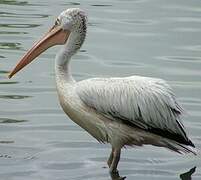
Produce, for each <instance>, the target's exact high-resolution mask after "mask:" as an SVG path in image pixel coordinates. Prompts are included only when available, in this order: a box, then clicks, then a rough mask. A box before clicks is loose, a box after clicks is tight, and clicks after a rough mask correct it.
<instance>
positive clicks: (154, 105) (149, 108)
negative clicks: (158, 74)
mask: <svg viewBox="0 0 201 180" xmlns="http://www.w3.org/2000/svg"><path fill="white" fill-rule="evenodd" d="M76 91H77V93H78V95H79V97H80V99H81V100H82V101H83V102H84V103H85V104H86V105H87V106H89V107H92V108H94V109H96V111H97V112H99V113H101V114H103V115H104V116H107V117H109V118H110V119H112V120H121V121H122V122H123V123H129V125H133V126H136V127H139V128H141V129H144V130H149V131H152V132H153V133H156V134H157V133H158V134H159V135H162V134H163V133H166V135H167V136H168V137H170V136H178V137H173V139H174V138H177V139H179V140H178V141H181V143H184V144H187V145H192V143H191V141H190V140H189V139H188V138H187V135H186V132H185V130H184V126H183V124H182V122H181V120H180V115H181V114H182V108H181V107H180V106H179V104H178V103H177V101H176V99H175V96H174V94H173V92H172V89H171V88H170V86H169V85H168V84H167V83H166V82H165V81H163V80H161V79H156V78H148V77H141V76H131V77H127V78H93V79H88V80H84V81H80V82H79V83H78V84H77V87H76ZM164 136H165V135H164Z"/></svg>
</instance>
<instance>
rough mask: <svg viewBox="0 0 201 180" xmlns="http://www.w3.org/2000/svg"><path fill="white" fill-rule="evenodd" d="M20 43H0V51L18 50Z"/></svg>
mask: <svg viewBox="0 0 201 180" xmlns="http://www.w3.org/2000/svg"><path fill="white" fill-rule="evenodd" d="M20 46H21V44H20V43H11V42H0V49H6V50H19V49H21V47H20Z"/></svg>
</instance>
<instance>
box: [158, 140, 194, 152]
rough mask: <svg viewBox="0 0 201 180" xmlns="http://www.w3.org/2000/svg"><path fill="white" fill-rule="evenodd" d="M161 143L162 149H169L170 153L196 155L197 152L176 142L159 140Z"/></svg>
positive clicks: (192, 147) (191, 147)
mask: <svg viewBox="0 0 201 180" xmlns="http://www.w3.org/2000/svg"><path fill="white" fill-rule="evenodd" d="M161 143H162V144H163V146H164V147H166V148H168V149H170V150H171V151H175V152H177V153H180V154H186V153H192V154H194V155H197V150H196V148H195V147H194V146H187V145H184V144H180V143H178V142H176V141H171V140H169V139H163V140H161Z"/></svg>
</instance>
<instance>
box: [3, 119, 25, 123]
mask: <svg viewBox="0 0 201 180" xmlns="http://www.w3.org/2000/svg"><path fill="white" fill-rule="evenodd" d="M22 122H27V120H19V119H10V118H0V124H7V123H8V124H10V123H22Z"/></svg>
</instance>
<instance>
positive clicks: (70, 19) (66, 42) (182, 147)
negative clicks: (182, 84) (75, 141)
mask: <svg viewBox="0 0 201 180" xmlns="http://www.w3.org/2000/svg"><path fill="white" fill-rule="evenodd" d="M86 31H87V17H86V14H85V12H84V11H82V10H81V9H79V8H71V9H67V10H65V11H63V12H62V13H61V14H60V15H59V16H58V18H57V20H56V22H55V25H54V26H53V27H52V28H51V29H50V30H49V31H48V32H47V33H46V34H45V36H44V37H43V38H42V39H41V40H39V42H37V43H36V44H34V46H33V47H32V48H31V49H30V50H29V51H28V52H27V53H26V54H25V55H24V56H23V57H22V59H21V61H20V62H19V63H18V64H17V65H16V67H15V68H14V69H13V71H12V72H11V73H10V75H9V77H10V78H11V77H12V76H13V75H14V74H15V73H17V72H18V71H19V70H21V69H22V68H23V67H24V66H26V65H27V64H29V63H30V62H31V61H33V60H34V59H35V58H36V57H37V56H39V55H40V54H41V53H42V52H44V51H45V50H46V49H48V48H49V47H51V46H54V45H63V47H62V48H61V50H60V52H59V53H58V54H57V55H56V63H55V71H56V84H57V91H58V96H59V101H60V104H61V106H62V108H63V110H64V111H65V113H66V114H67V115H68V116H69V117H70V119H72V120H73V121H74V122H75V123H77V124H78V125H79V126H81V127H82V128H83V129H85V130H86V131H87V132H88V133H89V134H91V135H92V136H93V137H94V138H95V139H97V140H98V141H99V142H104V143H105V142H107V143H110V144H111V146H112V151H111V154H110V156H109V159H108V161H107V163H108V166H109V168H110V172H117V165H118V162H119V159H120V153H121V148H122V147H124V146H142V145H144V144H151V145H154V146H160V147H165V148H168V149H170V150H172V151H175V152H178V153H188V152H191V153H193V154H195V151H194V149H193V148H192V147H195V146H194V144H193V143H192V142H191V140H190V139H189V138H188V137H187V133H186V131H185V129H184V126H183V124H182V122H181V114H182V112H183V111H182V108H181V107H180V105H179V104H178V102H177V101H176V99H175V95H174V94H173V92H172V89H171V88H170V86H169V85H168V84H167V83H166V82H165V81H164V80H161V79H156V78H149V77H140V76H131V77H125V78H93V79H87V80H83V81H80V82H76V81H75V80H74V79H73V77H72V75H71V71H70V66H69V63H70V59H71V57H72V56H73V55H74V54H75V53H76V52H77V51H78V50H79V49H80V47H81V46H82V44H83V42H84V40H85V36H86Z"/></svg>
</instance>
